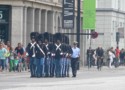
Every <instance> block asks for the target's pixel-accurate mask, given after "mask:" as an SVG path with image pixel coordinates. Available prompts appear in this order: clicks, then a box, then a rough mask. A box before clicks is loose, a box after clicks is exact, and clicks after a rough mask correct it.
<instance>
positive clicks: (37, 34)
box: [30, 32, 39, 40]
mask: <svg viewBox="0 0 125 90" xmlns="http://www.w3.org/2000/svg"><path fill="white" fill-rule="evenodd" d="M38 36H39V33H38V32H31V33H30V39H35V40H36V39H37V37H38Z"/></svg>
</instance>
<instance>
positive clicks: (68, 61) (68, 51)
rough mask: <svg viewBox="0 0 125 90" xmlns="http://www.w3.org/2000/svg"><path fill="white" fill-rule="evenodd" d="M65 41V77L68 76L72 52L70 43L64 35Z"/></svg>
mask: <svg viewBox="0 0 125 90" xmlns="http://www.w3.org/2000/svg"><path fill="white" fill-rule="evenodd" d="M65 40H66V41H65V42H66V70H65V74H66V77H69V68H70V66H71V55H72V53H73V51H72V47H71V45H69V38H68V37H67V36H66V37H65Z"/></svg>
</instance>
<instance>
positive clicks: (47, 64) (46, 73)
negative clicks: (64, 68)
mask: <svg viewBox="0 0 125 90" xmlns="http://www.w3.org/2000/svg"><path fill="white" fill-rule="evenodd" d="M50 61H51V59H50V58H49V57H47V58H45V76H50V63H51V62H50Z"/></svg>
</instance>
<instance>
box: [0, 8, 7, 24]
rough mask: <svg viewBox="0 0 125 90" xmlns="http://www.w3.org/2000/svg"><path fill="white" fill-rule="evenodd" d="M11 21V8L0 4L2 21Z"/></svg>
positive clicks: (0, 19) (0, 18)
mask: <svg viewBox="0 0 125 90" xmlns="http://www.w3.org/2000/svg"><path fill="white" fill-rule="evenodd" d="M8 22H9V8H8V7H5V6H0V23H8Z"/></svg>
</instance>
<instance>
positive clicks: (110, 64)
mask: <svg viewBox="0 0 125 90" xmlns="http://www.w3.org/2000/svg"><path fill="white" fill-rule="evenodd" d="M108 55H109V68H112V63H113V59H114V58H115V55H114V53H113V52H112V50H111V49H110V50H109V51H108Z"/></svg>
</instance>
